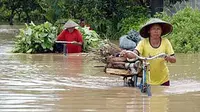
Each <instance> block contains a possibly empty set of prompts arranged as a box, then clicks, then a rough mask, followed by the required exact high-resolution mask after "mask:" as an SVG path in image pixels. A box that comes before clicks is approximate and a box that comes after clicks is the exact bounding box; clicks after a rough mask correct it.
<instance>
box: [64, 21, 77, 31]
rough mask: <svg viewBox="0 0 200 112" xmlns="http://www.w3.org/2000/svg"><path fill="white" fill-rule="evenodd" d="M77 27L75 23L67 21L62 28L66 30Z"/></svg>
mask: <svg viewBox="0 0 200 112" xmlns="http://www.w3.org/2000/svg"><path fill="white" fill-rule="evenodd" d="M77 26H78V24H77V23H75V22H74V21H72V20H68V21H67V22H66V23H65V25H64V28H65V29H68V28H73V27H77Z"/></svg>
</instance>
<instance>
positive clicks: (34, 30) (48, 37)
mask: <svg viewBox="0 0 200 112" xmlns="http://www.w3.org/2000/svg"><path fill="white" fill-rule="evenodd" d="M56 32H57V27H55V26H53V25H52V24H51V23H49V22H45V23H44V24H40V25H35V24H34V23H33V22H31V23H30V24H29V25H28V24H25V28H22V29H20V32H19V34H18V35H17V36H16V40H15V47H14V50H13V52H15V53H45V52H52V51H53V45H54V41H55V39H56V34H57V33H56Z"/></svg>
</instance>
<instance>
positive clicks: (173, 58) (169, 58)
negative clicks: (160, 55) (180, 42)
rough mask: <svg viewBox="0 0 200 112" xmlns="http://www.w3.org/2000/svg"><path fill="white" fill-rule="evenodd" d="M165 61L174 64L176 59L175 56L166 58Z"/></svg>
mask: <svg viewBox="0 0 200 112" xmlns="http://www.w3.org/2000/svg"><path fill="white" fill-rule="evenodd" d="M165 61H167V62H168V61H169V62H170V63H175V62H176V57H175V56H166V57H165Z"/></svg>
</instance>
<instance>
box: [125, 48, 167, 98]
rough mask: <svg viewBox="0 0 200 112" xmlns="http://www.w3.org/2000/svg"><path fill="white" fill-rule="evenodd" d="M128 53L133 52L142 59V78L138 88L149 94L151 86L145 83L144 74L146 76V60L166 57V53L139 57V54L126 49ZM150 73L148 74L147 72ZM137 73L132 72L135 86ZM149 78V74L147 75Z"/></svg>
mask: <svg viewBox="0 0 200 112" xmlns="http://www.w3.org/2000/svg"><path fill="white" fill-rule="evenodd" d="M127 52H129V53H132V54H134V55H135V56H136V57H137V58H138V59H140V60H142V72H143V73H142V79H141V82H140V85H139V88H140V90H141V92H142V93H147V94H148V96H151V95H152V94H151V86H150V84H147V80H146V76H147V72H148V70H147V69H148V66H149V65H150V64H149V63H148V62H147V61H148V60H152V59H156V58H164V57H166V56H167V55H166V54H165V53H160V54H158V55H156V56H152V57H141V56H138V55H137V54H136V53H134V52H132V51H127ZM149 75H150V74H149ZM137 78H138V77H137V75H136V74H134V75H133V79H134V87H137ZM149 78H150V76H149Z"/></svg>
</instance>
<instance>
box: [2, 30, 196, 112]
mask: <svg viewBox="0 0 200 112" xmlns="http://www.w3.org/2000/svg"><path fill="white" fill-rule="evenodd" d="M13 39H14V36H13V34H1V35H0V112H29V111H33V112H179V111H180V112H199V111H200V75H199V74H200V61H199V60H200V54H176V57H177V63H175V64H168V65H169V69H170V73H171V75H170V78H171V86H170V87H160V86H152V95H153V96H152V97H148V96H147V95H145V94H141V93H140V91H139V89H138V88H132V87H124V86H123V79H122V77H119V76H114V75H108V74H105V73H104V72H103V68H102V67H95V66H99V65H102V63H100V62H98V61H96V60H92V57H91V56H90V55H88V54H69V55H67V56H64V55H63V54H18V53H11V50H12V47H13V45H14V44H13V43H14V41H13Z"/></svg>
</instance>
